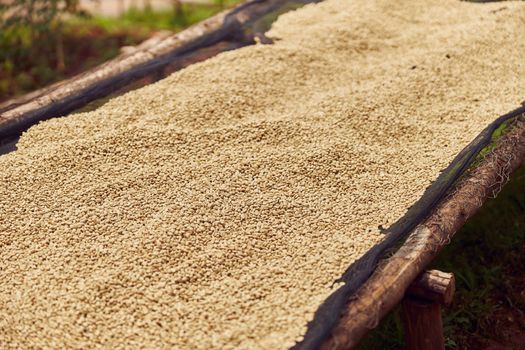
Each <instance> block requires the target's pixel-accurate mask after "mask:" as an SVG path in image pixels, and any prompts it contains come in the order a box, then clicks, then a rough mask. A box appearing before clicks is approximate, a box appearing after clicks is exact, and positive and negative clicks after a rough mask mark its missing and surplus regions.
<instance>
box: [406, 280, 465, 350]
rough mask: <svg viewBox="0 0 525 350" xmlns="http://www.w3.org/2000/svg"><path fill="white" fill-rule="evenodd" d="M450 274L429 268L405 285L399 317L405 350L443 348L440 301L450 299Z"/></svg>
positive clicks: (452, 289)
mask: <svg viewBox="0 0 525 350" xmlns="http://www.w3.org/2000/svg"><path fill="white" fill-rule="evenodd" d="M454 291H455V280H454V276H453V275H452V274H449V273H445V272H441V271H437V270H430V271H427V272H425V273H423V274H421V276H419V277H418V278H417V279H416V280H415V281H414V282H413V283H412V285H411V286H410V287H409V288H408V290H407V292H406V295H405V298H404V299H403V302H402V308H401V309H402V316H401V318H402V321H403V328H404V332H405V342H406V347H407V350H444V349H445V339H444V337H443V322H442V320H441V305H448V304H449V303H450V302H452V298H453V296H454Z"/></svg>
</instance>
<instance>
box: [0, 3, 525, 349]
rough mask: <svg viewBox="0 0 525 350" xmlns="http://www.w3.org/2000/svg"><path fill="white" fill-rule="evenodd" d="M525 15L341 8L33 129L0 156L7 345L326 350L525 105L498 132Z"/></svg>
mask: <svg viewBox="0 0 525 350" xmlns="http://www.w3.org/2000/svg"><path fill="white" fill-rule="evenodd" d="M524 18H525V4H523V3H520V2H507V3H505V5H504V6H503V5H501V4H472V3H464V2H458V1H443V2H439V3H437V2H434V1H418V2H416V3H414V2H411V1H399V2H396V3H392V2H390V1H351V2H350V1H343V0H328V1H325V2H323V3H320V4H316V5H308V6H305V7H304V8H302V9H300V10H298V11H296V12H293V13H289V14H286V15H283V16H282V17H281V18H279V20H278V21H277V22H276V23H275V25H274V26H273V28H272V30H271V31H270V32H269V33H267V36H268V37H269V38H271V39H273V41H274V44H272V45H255V46H250V47H246V48H243V49H239V50H236V51H232V52H228V53H223V54H221V55H219V56H217V57H215V58H213V59H210V60H208V61H205V62H203V63H199V64H195V65H192V66H190V67H188V68H186V69H184V70H182V71H180V72H178V73H175V74H173V75H171V76H170V77H168V78H166V79H164V80H162V81H160V82H159V83H156V84H152V85H149V86H147V87H145V88H142V89H140V90H137V91H134V92H130V93H128V94H125V95H123V96H121V97H118V98H115V99H113V100H111V101H110V102H108V103H106V104H105V105H104V106H102V107H101V108H99V109H97V110H95V111H92V112H88V113H81V114H76V115H72V116H68V117H67V118H63V119H53V120H49V121H47V122H44V123H42V124H39V125H37V126H35V127H33V128H31V129H30V130H29V131H28V132H27V133H26V134H24V135H23V137H22V138H21V139H20V141H19V143H18V145H17V146H18V150H17V151H16V152H13V153H10V154H8V155H5V156H2V157H0V167H1V168H2V172H1V173H0V183H1V184H2V187H0V210H1V211H2V216H1V217H0V234H1V236H0V239H1V240H0V245H1V250H0V265H1V266H4V268H3V269H2V270H1V271H0V326H1V327H0V345H2V347H6V348H17V347H46V346H49V347H60V346H66V347H71V348H93V347H97V346H105V347H111V348H113V347H155V348H156V347H163V346H164V347H179V348H210V347H212V348H250V349H251V348H272V349H273V348H282V349H286V348H290V347H296V348H316V347H318V346H320V345H321V343H322V342H323V341H326V340H327V338H328V336H329V334H330V332H331V331H332V330H333V329H334V328H333V327H336V326H337V321H338V320H339V315H340V312H341V311H342V310H343V306H344V303H345V301H346V299H347V297H349V296H351V295H352V294H353V293H354V292H356V291H357V287H359V286H360V285H362V283H363V282H364V281H365V280H366V279H367V278H368V277H369V275H370V274H371V273H372V272H373V268H374V267H375V264H376V263H377V259H378V258H379V257H380V256H381V255H382V253H384V250H385V248H392V247H393V246H394V244H396V243H400V240H401V239H402V238H403V237H404V236H405V235H406V234H408V233H409V231H410V230H411V229H412V228H414V227H415V225H416V224H418V223H420V222H421V221H422V220H423V219H425V217H426V215H428V214H429V210H431V209H432V208H433V207H435V206H436V205H437V204H438V203H439V202H440V201H441V200H442V199H443V198H444V195H445V193H446V190H447V189H449V188H451V186H452V185H453V184H454V183H455V180H457V179H458V178H459V176H460V175H462V174H463V173H464V172H465V171H466V170H467V169H468V168H469V167H471V166H473V164H474V163H473V161H474V160H475V159H476V157H478V156H479V154H480V152H481V153H482V154H483V152H482V151H483V150H484V147H486V146H487V145H488V144H489V143H490V142H491V141H492V137H493V136H494V132H495V131H497V128H498V127H500V126H501V125H504V122H509V121H510V120H515V119H516V118H518V117H519V116H520V115H521V114H522V113H523V111H522V110H516V111H515V112H513V113H511V114H509V115H506V116H504V117H502V118H500V119H498V120H497V121H496V122H494V120H495V116H497V115H498V114H501V112H502V111H506V110H511V109H513V108H514V107H515V106H516V105H518V104H519V102H520V101H521V100H522V99H523V91H525V89H524V88H525V81H524V80H523V79H522V78H521V77H522V76H524V73H525V65H524V62H523V57H525V43H524V42H523V41H522V40H520V39H521V38H522V36H523V34H524V33H525V26H524ZM487 125H489V127H488V128H487V129H485V127H486V126H487ZM513 125H514V124H513ZM478 135H479V136H478ZM472 140H474V141H472ZM458 154H459V155H458ZM456 155H458V156H457V157H456ZM445 168H446V171H445V172H444V173H443V174H442V175H441V176H440V177H438V176H439V174H440V172H441V170H442V169H445ZM431 183H434V185H433V186H432V187H431V188H430V189H429V190H427V191H426V192H425V190H426V189H427V187H428V186H429V185H430V184H431ZM409 208H411V209H410V210H409ZM407 210H408V211H407ZM385 242H387V243H385ZM378 247H379V248H378ZM371 252H375V253H374V254H371ZM371 255H373V256H371ZM341 276H343V277H341ZM333 339H336V338H333Z"/></svg>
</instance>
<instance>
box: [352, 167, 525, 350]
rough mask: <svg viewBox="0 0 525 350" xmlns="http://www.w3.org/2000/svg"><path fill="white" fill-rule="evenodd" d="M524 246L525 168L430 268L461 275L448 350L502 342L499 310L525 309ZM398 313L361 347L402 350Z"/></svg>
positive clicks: (449, 313) (449, 312)
mask: <svg viewBox="0 0 525 350" xmlns="http://www.w3.org/2000/svg"><path fill="white" fill-rule="evenodd" d="M524 248H525V167H523V168H522V169H520V171H518V172H517V173H515V174H514V175H513V177H512V178H511V181H510V182H509V183H508V184H507V185H506V186H505V188H504V189H503V191H502V192H501V193H500V194H499V196H498V198H497V199H492V200H489V201H488V202H487V203H486V204H485V205H484V207H483V208H482V209H481V210H480V211H479V212H478V213H477V214H476V215H475V216H474V217H473V218H471V219H470V220H469V221H468V222H467V223H466V225H465V226H464V227H463V228H462V229H461V230H460V231H459V232H458V233H457V234H456V236H455V237H454V238H453V240H452V242H451V244H450V245H449V246H447V247H445V249H444V250H443V251H442V252H441V253H440V255H439V256H438V257H437V258H436V259H435V261H434V262H433V264H432V266H431V267H430V268H436V269H440V270H443V271H447V272H453V273H454V274H455V276H456V281H457V292H456V295H455V301H454V304H453V305H452V306H451V307H450V308H446V309H444V312H443V324H444V333H445V339H446V346H447V348H448V349H475V348H477V346H476V345H473V344H474V343H475V342H476V341H477V339H478V340H479V339H482V340H487V339H495V340H501V339H500V338H501V337H502V335H501V331H502V329H498V328H501V327H494V324H495V322H496V321H495V317H496V316H494V315H495V313H496V311H498V310H502V309H506V308H507V309H511V308H514V309H516V310H521V311H520V312H523V310H525V303H524V302H523V300H522V299H520V298H516V297H515V296H516V295H517V294H519V293H517V292H519V291H516V290H515V289H516V285H519V284H517V283H515V281H516V280H517V279H519V278H523V272H524V268H523V267H524V266H525V257H524V255H523V253H524V250H525V249H524ZM398 311H399V310H398V309H396V310H393V311H392V312H391V313H390V314H389V315H388V316H387V317H386V318H385V319H384V320H383V321H382V322H381V323H380V325H379V326H378V327H377V328H376V329H375V330H373V331H372V332H370V333H369V334H368V335H367V336H366V337H365V339H364V340H363V341H362V343H361V345H360V347H359V349H367V350H374V349H403V334H402V327H401V322H400V318H399V314H398ZM473 342H474V343H473Z"/></svg>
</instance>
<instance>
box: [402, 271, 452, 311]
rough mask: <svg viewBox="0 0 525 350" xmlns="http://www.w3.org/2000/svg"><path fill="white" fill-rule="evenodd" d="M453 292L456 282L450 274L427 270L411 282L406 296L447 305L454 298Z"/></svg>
mask: <svg viewBox="0 0 525 350" xmlns="http://www.w3.org/2000/svg"><path fill="white" fill-rule="evenodd" d="M455 291H456V280H455V279H454V275H453V274H452V273H447V272H442V271H439V270H429V271H425V272H423V273H422V274H421V275H419V277H418V278H416V279H415V280H414V282H412V284H411V285H410V286H409V287H408V289H407V291H406V295H408V296H412V297H416V298H420V299H423V300H426V301H433V302H436V303H439V304H444V305H449V304H450V303H451V302H452V299H453V298H454V292H455Z"/></svg>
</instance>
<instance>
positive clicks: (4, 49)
mask: <svg viewBox="0 0 525 350" xmlns="http://www.w3.org/2000/svg"><path fill="white" fill-rule="evenodd" d="M238 2H240V0H224V1H222V2H221V1H216V3H215V4H211V5H209V4H204V5H200V4H184V5H182V8H181V10H180V11H178V12H177V13H176V12H175V11H169V10H168V11H153V10H151V9H146V10H138V9H136V8H131V9H130V10H128V11H127V12H125V13H124V14H123V15H121V16H119V17H102V16H89V15H78V16H74V17H70V18H68V19H67V20H66V21H64V22H59V21H57V20H55V21H54V22H52V23H51V26H50V28H48V30H46V31H43V30H36V31H35V30H34V28H32V27H30V26H27V25H19V26H16V27H15V28H11V29H9V30H4V31H0V102H1V101H3V100H6V99H9V98H12V97H15V96H17V95H21V94H25V93H28V92H30V91H33V90H35V89H38V88H41V87H43V86H46V85H49V84H51V83H53V82H56V81H58V80H62V79H65V78H68V77H70V76H73V75H75V74H78V73H80V72H83V71H85V70H87V69H90V68H92V67H94V66H97V65H99V64H101V63H103V62H105V61H107V60H110V59H112V58H114V57H115V56H117V55H118V54H119V52H120V47H122V46H128V45H137V44H139V43H140V42H142V41H144V40H145V39H147V38H148V37H149V36H151V35H152V34H153V33H154V32H155V31H158V30H171V31H174V32H176V31H180V30H182V29H184V28H186V27H188V26H190V25H192V24H194V23H196V22H199V21H201V20H204V19H205V18H208V17H210V16H212V15H214V14H215V13H217V12H220V11H221V10H223V9H224V8H226V7H229V6H232V5H234V4H235V3H238ZM221 3H222V4H221Z"/></svg>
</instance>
